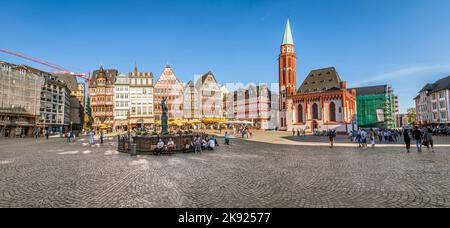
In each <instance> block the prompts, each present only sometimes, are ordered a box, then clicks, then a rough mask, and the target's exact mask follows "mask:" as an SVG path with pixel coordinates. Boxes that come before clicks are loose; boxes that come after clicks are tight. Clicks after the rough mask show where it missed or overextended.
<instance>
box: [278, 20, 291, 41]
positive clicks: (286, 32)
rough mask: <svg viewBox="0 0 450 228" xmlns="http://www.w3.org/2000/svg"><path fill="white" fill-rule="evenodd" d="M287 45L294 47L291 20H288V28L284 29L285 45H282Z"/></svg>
mask: <svg viewBox="0 0 450 228" xmlns="http://www.w3.org/2000/svg"><path fill="white" fill-rule="evenodd" d="M286 44H291V45H294V39H293V38H292V31H291V23H290V21H289V19H288V20H287V23H286V28H285V29H284V36H283V43H282V44H281V45H286Z"/></svg>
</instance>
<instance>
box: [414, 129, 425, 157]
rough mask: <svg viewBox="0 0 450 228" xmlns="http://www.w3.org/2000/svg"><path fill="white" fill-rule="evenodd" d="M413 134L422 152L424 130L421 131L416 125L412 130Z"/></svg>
mask: <svg viewBox="0 0 450 228" xmlns="http://www.w3.org/2000/svg"><path fill="white" fill-rule="evenodd" d="M412 136H413V138H414V140H416V146H417V151H419V152H422V140H423V134H422V131H420V130H419V128H418V127H415V128H414V131H413V132H412Z"/></svg>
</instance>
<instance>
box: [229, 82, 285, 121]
mask: <svg viewBox="0 0 450 228" xmlns="http://www.w3.org/2000/svg"><path fill="white" fill-rule="evenodd" d="M278 109H279V106H278V96H276V94H275V93H272V92H271V91H270V89H269V88H268V87H267V85H259V86H249V87H248V88H245V89H243V88H240V89H238V90H237V91H234V92H232V93H229V94H228V96H227V113H228V118H229V119H233V120H241V121H250V122H252V123H254V125H255V126H256V127H259V128H261V129H263V130H273V129H276V128H277V126H278V115H277V113H278Z"/></svg>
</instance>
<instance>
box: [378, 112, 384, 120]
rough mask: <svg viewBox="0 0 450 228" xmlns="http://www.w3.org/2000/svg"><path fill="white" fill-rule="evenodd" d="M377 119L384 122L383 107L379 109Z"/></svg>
mask: <svg viewBox="0 0 450 228" xmlns="http://www.w3.org/2000/svg"><path fill="white" fill-rule="evenodd" d="M377 121H378V122H384V110H383V109H377Z"/></svg>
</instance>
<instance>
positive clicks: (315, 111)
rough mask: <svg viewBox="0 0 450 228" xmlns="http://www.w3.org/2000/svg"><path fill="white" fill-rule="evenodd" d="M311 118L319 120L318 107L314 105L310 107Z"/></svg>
mask: <svg viewBox="0 0 450 228" xmlns="http://www.w3.org/2000/svg"><path fill="white" fill-rule="evenodd" d="M312 116H313V119H319V106H318V105H317V104H316V103H314V104H313V106H312Z"/></svg>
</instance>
